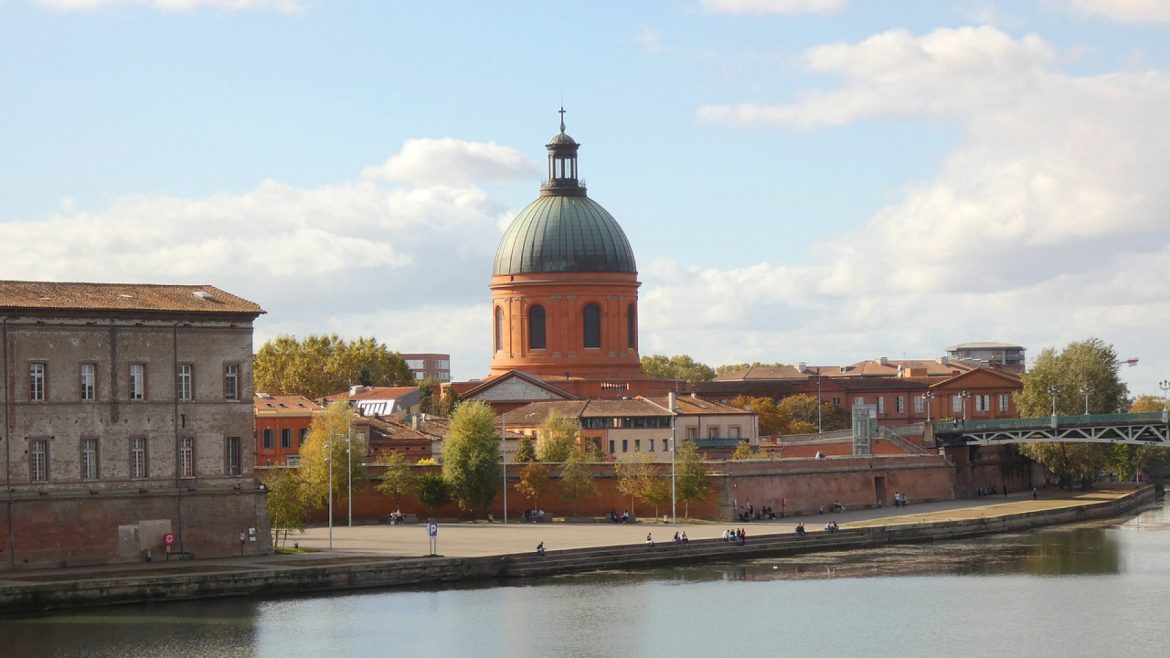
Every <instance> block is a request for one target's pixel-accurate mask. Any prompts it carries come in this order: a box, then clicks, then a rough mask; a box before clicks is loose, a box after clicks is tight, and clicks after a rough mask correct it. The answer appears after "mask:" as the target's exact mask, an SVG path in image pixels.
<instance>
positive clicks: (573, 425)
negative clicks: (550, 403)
mask: <svg viewBox="0 0 1170 658" xmlns="http://www.w3.org/2000/svg"><path fill="white" fill-rule="evenodd" d="M579 430H580V425H579V424H578V422H577V419H576V418H570V417H568V416H563V415H561V414H559V413H557V412H556V411H553V412H551V413H549V415H547V416H545V417H544V421H543V422H542V423H541V424H540V430H539V431H538V432H537V439H536V458H537V459H539V460H540V461H542V462H563V461H565V460H566V459H568V458H569V455H570V454H571V453H572V452H573V451H574V450H576V449H577V432H578V431H579Z"/></svg>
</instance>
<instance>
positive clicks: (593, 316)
mask: <svg viewBox="0 0 1170 658" xmlns="http://www.w3.org/2000/svg"><path fill="white" fill-rule="evenodd" d="M581 318H582V324H583V325H584V326H583V327H582V329H583V330H584V336H585V342H584V346H585V347H587V348H591V347H601V307H600V306H598V305H597V304H586V305H585V308H584V310H583V311H582V312H581Z"/></svg>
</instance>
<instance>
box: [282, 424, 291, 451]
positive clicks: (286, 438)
mask: <svg viewBox="0 0 1170 658" xmlns="http://www.w3.org/2000/svg"><path fill="white" fill-rule="evenodd" d="M280 447H281V448H285V449H288V448H291V447H292V430H291V429H288V428H287V427H286V428H285V429H282V430H280Z"/></svg>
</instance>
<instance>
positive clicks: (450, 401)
mask: <svg viewBox="0 0 1170 658" xmlns="http://www.w3.org/2000/svg"><path fill="white" fill-rule="evenodd" d="M462 401H463V398H461V397H459V394H458V393H456V392H455V389H454V388H452V387H447V390H446V391H443V395H442V396H440V397H439V404H438V408H437V409H436V411H437V412H438V414H439V415H440V416H445V417H448V418H450V417H451V416H452V415H453V414H454V413H455V410H456V409H457V408H459V403H460V402H462Z"/></svg>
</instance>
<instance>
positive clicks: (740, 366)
mask: <svg viewBox="0 0 1170 658" xmlns="http://www.w3.org/2000/svg"><path fill="white" fill-rule="evenodd" d="M788 365H789V364H787V363H760V362H759V361H753V362H752V363H725V364H723V365H721V366H718V367H717V368H715V375H716V376H719V375H726V374H727V373H730V372H736V371H737V370H746V369H748V368H783V367H786V366H788Z"/></svg>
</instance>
